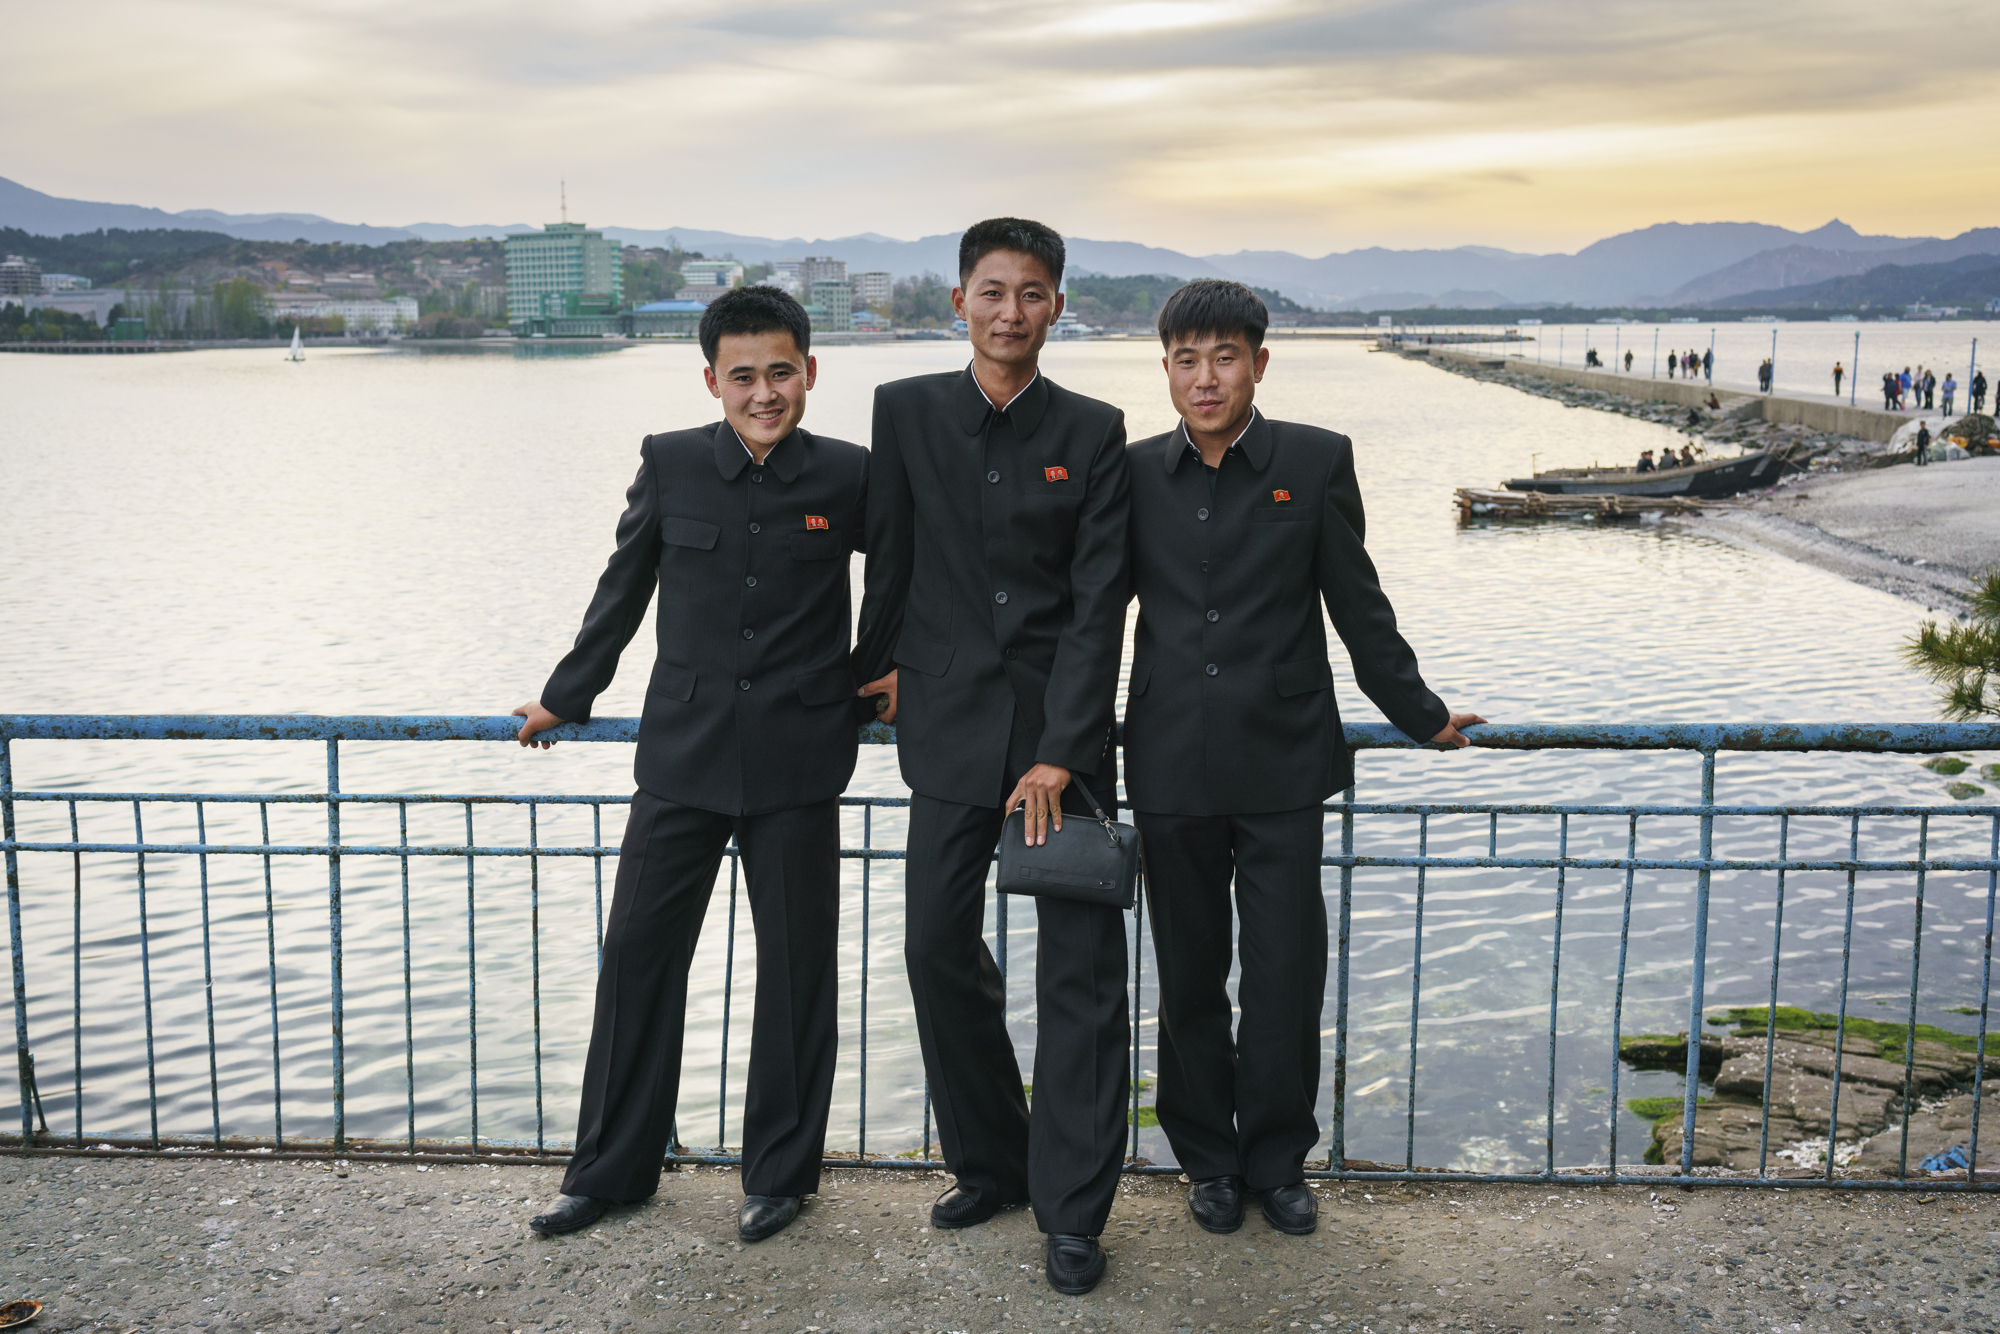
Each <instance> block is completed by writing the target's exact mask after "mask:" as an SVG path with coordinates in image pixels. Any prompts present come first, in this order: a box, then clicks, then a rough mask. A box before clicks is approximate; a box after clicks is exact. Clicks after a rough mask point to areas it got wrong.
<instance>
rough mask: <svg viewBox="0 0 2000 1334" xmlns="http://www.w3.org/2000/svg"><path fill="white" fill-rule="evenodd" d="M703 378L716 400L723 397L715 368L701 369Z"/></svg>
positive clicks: (705, 367) (809, 386) (704, 367)
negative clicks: (716, 379) (716, 378)
mask: <svg viewBox="0 0 2000 1334" xmlns="http://www.w3.org/2000/svg"><path fill="white" fill-rule="evenodd" d="M701 378H702V382H703V383H704V384H706V385H707V386H708V392H709V393H710V394H712V395H714V396H715V397H716V398H721V397H722V386H721V385H719V384H717V383H716V382H715V367H713V366H703V367H702V368H701ZM806 388H808V389H810V388H812V386H811V385H807V386H806Z"/></svg>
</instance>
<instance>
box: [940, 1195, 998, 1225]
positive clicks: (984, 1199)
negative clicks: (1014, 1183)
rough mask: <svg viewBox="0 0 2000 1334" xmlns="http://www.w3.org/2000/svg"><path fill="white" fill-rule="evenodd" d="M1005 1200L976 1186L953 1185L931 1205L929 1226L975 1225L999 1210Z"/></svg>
mask: <svg viewBox="0 0 2000 1334" xmlns="http://www.w3.org/2000/svg"><path fill="white" fill-rule="evenodd" d="M1004 1203H1005V1201H1003V1200H1001V1199H1000V1198H999V1197H998V1196H996V1195H989V1194H987V1193H986V1192H984V1191H982V1190H980V1189H979V1187H977V1186H960V1185H955V1186H953V1187H952V1188H951V1189H950V1190H948V1191H946V1192H945V1193H944V1194H942V1195H940V1196H938V1197H937V1203H935V1204H933V1205H932V1206H931V1226H932V1227H941V1228H947V1229H949V1228H957V1227H976V1226H977V1225H979V1224H980V1223H984V1222H985V1221H986V1220H987V1219H989V1218H991V1217H993V1215H995V1214H997V1213H999V1212H1000V1210H1001V1207H1002V1206H1003V1204H1004Z"/></svg>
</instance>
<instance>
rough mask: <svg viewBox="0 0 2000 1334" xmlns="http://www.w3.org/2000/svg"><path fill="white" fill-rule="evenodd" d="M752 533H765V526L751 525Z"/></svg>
mask: <svg viewBox="0 0 2000 1334" xmlns="http://www.w3.org/2000/svg"><path fill="white" fill-rule="evenodd" d="M750 531H751V532H753V533H761V532H763V531H764V529H763V526H762V525H761V524H754V523H753V524H751V525H750Z"/></svg>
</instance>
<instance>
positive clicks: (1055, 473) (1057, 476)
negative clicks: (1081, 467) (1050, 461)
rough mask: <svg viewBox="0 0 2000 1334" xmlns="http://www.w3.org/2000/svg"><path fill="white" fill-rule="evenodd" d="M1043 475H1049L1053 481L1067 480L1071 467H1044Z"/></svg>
mask: <svg viewBox="0 0 2000 1334" xmlns="http://www.w3.org/2000/svg"><path fill="white" fill-rule="evenodd" d="M1042 475H1043V476H1044V477H1047V478H1048V479H1049V480H1050V481H1051V482H1067V481H1068V480H1069V469H1068V468H1044V469H1042Z"/></svg>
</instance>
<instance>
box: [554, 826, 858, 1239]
mask: <svg viewBox="0 0 2000 1334" xmlns="http://www.w3.org/2000/svg"><path fill="white" fill-rule="evenodd" d="M731 833H734V834H735V836H736V846H737V848H738V849H739V850H740V851H741V854H742V858H743V873H744V877H745V879H746V880H747V881H748V886H749V899H750V918H751V921H752V922H753V923H754V924H755V927H756V932H757V1002H756V1009H755V1014H754V1017H753V1018H752V1020H751V1027H750V1079H749V1083H748V1086H747V1087H746V1088H745V1090H744V1097H743V1192H744V1194H746V1195H808V1194H811V1193H812V1192H814V1191H816V1190H818V1189H819V1167H820V1159H821V1157H822V1156H823V1155H824V1152H825V1148H826V1117H827V1109H828V1107H829V1105H830V1103H831V1100H832V1097H833V1066H834V1054H835V1047H836V1044H837V1038H838V1031H837V1029H836V1026H835V1016H836V1009H835V1006H836V1001H837V996H836V990H835V983H836V972H835V965H834V943H835V940H836V938H837V932H838V928H839V922H840V805H839V803H838V801H837V800H835V799H834V798H828V799H827V800H825V801H820V802H814V803H813V804H812V805H810V806H798V807H794V808H792V809H790V810H782V811H772V812H770V813H769V814H766V815H745V816H728V815H717V814H716V813H715V812H713V811H703V810H696V809H694V808H693V807H690V806H680V805H676V804H675V803H673V802H670V801H663V800H661V799H660V798H659V797H656V796H653V795H652V794H651V793H648V792H643V791H642V792H639V793H636V794H635V795H634V796H633V798H632V815H631V819H630V820H629V821H628V822H627V824H626V826H625V842H624V843H623V845H622V846H621V847H620V848H619V855H618V882H617V888H616V890H615V891H614V892H613V894H612V897H611V917H610V920H609V921H607V922H606V923H605V926H604V966H603V967H602V969H600V970H599V972H598V975H597V1015H596V1019H595V1021H594V1022H593V1024H592V1026H591V1030H590V1054H589V1055H588V1056H587V1057H586V1058H585V1060H584V1065H583V1108H582V1110H581V1111H580V1112H579V1113H578V1114H577V1129H576V1154H575V1156H574V1157H572V1158H571V1159H570V1164H569V1171H568V1172H567V1173H566V1174H565V1175H564V1176H563V1184H562V1189H563V1193H564V1194H565V1195H591V1196H595V1197H597V1198H599V1199H606V1200H643V1199H645V1198H646V1197H648V1196H650V1195H651V1194H652V1193H653V1192H654V1191H655V1190H657V1189H658V1188H659V1185H660V1169H661V1165H662V1161H663V1159H664V1157H665V1155H666V1151H667V1144H668V1140H669V1139H670V1138H671V1136H672V1134H673V1125H674V1103H675V1101H676V1099H677V1098H678V1096H679V1093H680V1077H681V1038H682V1034H683V1031H684V1029H685V1025H686V1020H687V988H688V965H689V964H690V963H691V962H692V961H693V958H694V948H695V941H696V939H697V938H698V937H699V936H700V934H701V921H702V916H703V914H704V913H705V912H706V910H707V908H708V898H709V893H710V891H711V890H712V889H713V888H714V885H715V873H716V869H717V867H718V866H720V864H721V862H722V853H723V849H724V848H726V847H727V846H728V844H729V836H730V835H731Z"/></svg>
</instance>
